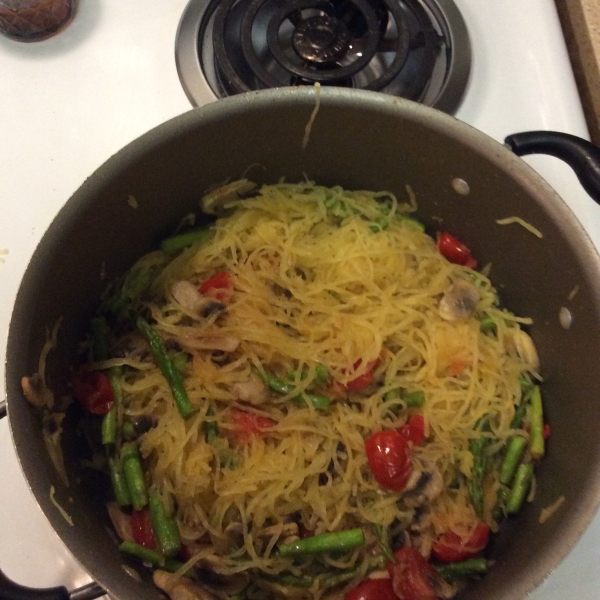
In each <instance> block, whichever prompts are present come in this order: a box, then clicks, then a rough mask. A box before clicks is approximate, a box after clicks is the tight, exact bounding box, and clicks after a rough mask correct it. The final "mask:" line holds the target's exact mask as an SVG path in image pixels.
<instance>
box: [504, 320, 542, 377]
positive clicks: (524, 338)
mask: <svg viewBox="0 0 600 600" xmlns="http://www.w3.org/2000/svg"><path fill="white" fill-rule="evenodd" d="M504 348H505V349H506V351H507V352H508V354H509V355H510V356H512V357H513V358H519V359H520V360H522V361H523V362H524V363H526V364H527V365H528V366H529V367H530V368H531V369H533V370H534V371H537V370H538V369H539V367H540V359H539V357H538V353H537V350H536V348H535V344H534V343H533V340H532V339H531V337H530V336H529V335H528V334H527V333H525V332H524V331H523V330H522V329H519V328H518V327H513V328H511V329H508V330H507V331H506V333H505V334H504Z"/></svg>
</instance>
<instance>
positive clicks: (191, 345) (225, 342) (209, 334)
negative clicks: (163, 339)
mask: <svg viewBox="0 0 600 600" xmlns="http://www.w3.org/2000/svg"><path fill="white" fill-rule="evenodd" d="M177 341H178V342H179V343H180V344H181V345H182V347H183V348H184V349H186V350H220V351H221V352H234V351H235V350H237V348H238V346H239V345H240V344H241V341H240V339H239V338H237V337H235V336H234V335H231V334H228V333H223V332H221V331H218V330H217V331H214V330H212V331H202V330H200V331H198V332H197V333H196V335H195V336H194V337H183V336H182V337H178V338H177Z"/></svg>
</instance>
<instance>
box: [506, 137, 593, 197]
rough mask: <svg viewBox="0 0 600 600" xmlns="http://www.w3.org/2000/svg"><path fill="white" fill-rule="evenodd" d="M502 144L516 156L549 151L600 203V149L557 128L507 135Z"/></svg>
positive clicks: (547, 152)
mask: <svg viewBox="0 0 600 600" xmlns="http://www.w3.org/2000/svg"><path fill="white" fill-rule="evenodd" d="M504 143H505V144H506V145H507V146H508V147H509V148H510V149H511V150H512V151H513V152H514V153H515V154H516V155H517V156H524V155H525V154H549V155H550V156H555V157H556V158H560V159H561V160H564V161H565V162H566V163H567V164H568V165H569V166H570V167H571V168H572V169H573V171H575V175H577V177H578V179H579V181H580V182H581V185H582V186H583V187H584V189H585V191H586V192H587V193H588V194H589V195H590V196H591V198H592V199H593V200H595V201H596V202H598V204H600V148H599V147H598V146H595V145H594V144H592V143H591V142H588V141H587V140H584V139H583V138H580V137H577V136H575V135H570V134H568V133H560V132H558V131H525V132H523V133H515V134H513V135H509V136H508V137H507V138H506V139H505V140H504Z"/></svg>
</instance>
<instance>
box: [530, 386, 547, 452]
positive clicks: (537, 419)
mask: <svg viewBox="0 0 600 600" xmlns="http://www.w3.org/2000/svg"><path fill="white" fill-rule="evenodd" d="M530 427H531V429H530V436H531V437H530V450H531V457H532V458H533V459H534V460H537V459H539V458H542V456H544V450H545V447H544V446H545V443H544V413H543V408H542V395H541V393H540V388H539V386H537V385H536V386H535V387H534V388H533V392H532V394H531V414H530Z"/></svg>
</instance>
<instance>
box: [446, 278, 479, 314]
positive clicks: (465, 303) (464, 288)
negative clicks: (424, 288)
mask: <svg viewBox="0 0 600 600" xmlns="http://www.w3.org/2000/svg"><path fill="white" fill-rule="evenodd" d="M480 298H481V296H480V294H479V291H478V290H477V288H476V287H475V286H474V285H473V284H472V283H469V282H468V281H465V280H464V279H458V280H456V281H455V282H454V283H453V284H452V285H451V286H450V287H449V288H448V289H447V290H446V292H445V294H444V296H443V297H442V299H441V300H440V305H439V313H440V317H442V319H444V320H445V321H460V320H462V319H468V318H469V317H470V316H471V315H472V314H473V312H474V311H475V307H476V306H477V303H478V302H479V300H480Z"/></svg>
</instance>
